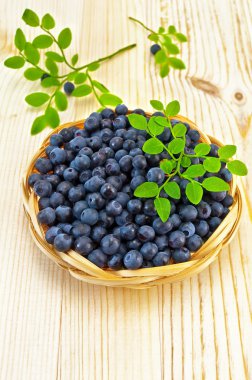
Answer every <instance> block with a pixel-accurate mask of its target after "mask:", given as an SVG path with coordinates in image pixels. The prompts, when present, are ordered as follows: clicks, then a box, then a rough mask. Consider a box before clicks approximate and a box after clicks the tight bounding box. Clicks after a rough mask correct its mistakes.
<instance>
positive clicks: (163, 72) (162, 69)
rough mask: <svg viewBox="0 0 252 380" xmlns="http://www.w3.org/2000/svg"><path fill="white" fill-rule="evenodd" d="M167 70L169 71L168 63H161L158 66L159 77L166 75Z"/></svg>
mask: <svg viewBox="0 0 252 380" xmlns="http://www.w3.org/2000/svg"><path fill="white" fill-rule="evenodd" d="M169 72H170V68H169V65H168V63H162V64H161V66H160V70H159V74H160V76H161V78H165V77H167V75H168V74H169Z"/></svg>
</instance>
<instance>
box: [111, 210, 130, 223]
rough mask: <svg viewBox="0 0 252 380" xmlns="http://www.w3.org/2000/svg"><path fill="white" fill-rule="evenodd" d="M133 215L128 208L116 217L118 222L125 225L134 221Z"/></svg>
mask: <svg viewBox="0 0 252 380" xmlns="http://www.w3.org/2000/svg"><path fill="white" fill-rule="evenodd" d="M132 220H133V216H132V214H130V213H129V212H128V211H127V210H123V211H122V213H121V214H120V215H118V216H116V217H115V221H116V224H117V225H118V226H123V225H124V224H125V223H129V222H132Z"/></svg>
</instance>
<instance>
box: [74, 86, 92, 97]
mask: <svg viewBox="0 0 252 380" xmlns="http://www.w3.org/2000/svg"><path fill="white" fill-rule="evenodd" d="M91 92H92V88H91V87H90V86H89V85H87V84H82V85H81V86H79V87H76V88H75V89H74V90H73V92H72V96H75V97H77V98H79V97H81V96H87V95H89V94H90V93H91Z"/></svg>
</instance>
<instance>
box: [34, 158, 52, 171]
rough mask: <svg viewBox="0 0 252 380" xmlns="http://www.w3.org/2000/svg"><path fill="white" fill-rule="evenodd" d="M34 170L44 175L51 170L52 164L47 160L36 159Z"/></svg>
mask: <svg viewBox="0 0 252 380" xmlns="http://www.w3.org/2000/svg"><path fill="white" fill-rule="evenodd" d="M35 168H36V169H37V170H38V171H39V172H40V173H42V174H46V173H48V172H50V171H51V170H52V163H51V161H50V160H49V159H48V158H45V157H42V158H38V159H37V161H36V162H35Z"/></svg>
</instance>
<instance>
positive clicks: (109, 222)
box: [99, 210, 114, 228]
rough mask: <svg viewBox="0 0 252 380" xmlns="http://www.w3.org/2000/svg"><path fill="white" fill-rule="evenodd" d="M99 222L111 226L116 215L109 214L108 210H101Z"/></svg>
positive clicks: (104, 225)
mask: <svg viewBox="0 0 252 380" xmlns="http://www.w3.org/2000/svg"><path fill="white" fill-rule="evenodd" d="M99 222H100V225H101V226H102V227H105V228H109V227H111V226H112V225H113V223H114V217H113V216H109V215H107V213H106V210H101V211H100V212H99Z"/></svg>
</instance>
